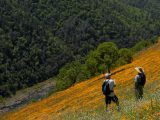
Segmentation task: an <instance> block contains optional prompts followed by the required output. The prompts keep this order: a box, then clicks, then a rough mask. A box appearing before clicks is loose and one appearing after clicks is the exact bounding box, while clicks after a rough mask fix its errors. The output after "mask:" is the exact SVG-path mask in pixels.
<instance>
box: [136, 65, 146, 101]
mask: <svg viewBox="0 0 160 120" xmlns="http://www.w3.org/2000/svg"><path fill="white" fill-rule="evenodd" d="M135 69H136V71H137V72H138V74H137V75H136V76H135V80H134V81H135V96H136V99H137V100H139V99H142V98H143V88H144V85H145V83H146V75H145V73H144V70H143V68H142V67H136V68H135Z"/></svg>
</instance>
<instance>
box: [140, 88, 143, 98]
mask: <svg viewBox="0 0 160 120" xmlns="http://www.w3.org/2000/svg"><path fill="white" fill-rule="evenodd" d="M139 97H140V99H142V98H143V86H140V87H139Z"/></svg>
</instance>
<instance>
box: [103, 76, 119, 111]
mask: <svg viewBox="0 0 160 120" xmlns="http://www.w3.org/2000/svg"><path fill="white" fill-rule="evenodd" d="M115 86H116V83H115V81H114V80H112V79H111V74H110V73H106V74H105V80H104V82H103V85H102V92H103V94H104V95H105V102H106V111H108V105H109V104H111V101H113V102H115V103H116V105H117V110H118V111H119V110H120V107H119V101H118V97H117V96H116V95H115V93H114V87H115Z"/></svg>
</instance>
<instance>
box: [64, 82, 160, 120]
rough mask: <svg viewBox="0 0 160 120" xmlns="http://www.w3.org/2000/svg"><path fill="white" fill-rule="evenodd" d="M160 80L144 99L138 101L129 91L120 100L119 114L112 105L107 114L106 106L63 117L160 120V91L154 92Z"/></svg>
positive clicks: (91, 119)
mask: <svg viewBox="0 0 160 120" xmlns="http://www.w3.org/2000/svg"><path fill="white" fill-rule="evenodd" d="M158 84H160V80H158V81H155V82H153V84H152V85H150V86H146V88H145V90H144V98H143V99H141V100H139V101H136V100H135V97H134V94H133V93H134V92H131V90H128V91H127V92H124V93H125V97H124V98H123V99H120V105H121V110H120V112H118V111H117V110H116V106H115V105H114V104H112V105H111V106H110V111H109V112H105V104H104V106H103V105H102V106H100V107H99V108H98V109H96V110H89V111H86V110H84V111H83V110H79V111H76V112H74V113H67V114H65V115H64V116H62V119H64V120H121V119H126V120H160V90H156V91H154V92H153V91H152V90H151V88H154V87H155V86H156V85H158ZM101 102H102V101H101Z"/></svg>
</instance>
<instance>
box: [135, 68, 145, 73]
mask: <svg viewBox="0 0 160 120" xmlns="http://www.w3.org/2000/svg"><path fill="white" fill-rule="evenodd" d="M135 70H137V72H138V73H144V70H143V68H142V67H136V68H135Z"/></svg>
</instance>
